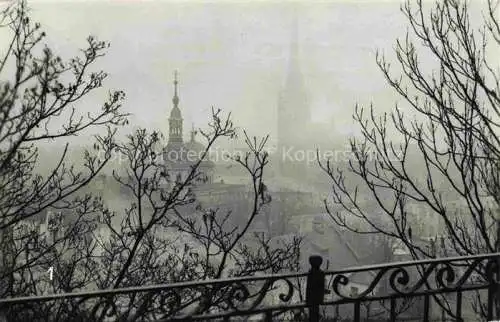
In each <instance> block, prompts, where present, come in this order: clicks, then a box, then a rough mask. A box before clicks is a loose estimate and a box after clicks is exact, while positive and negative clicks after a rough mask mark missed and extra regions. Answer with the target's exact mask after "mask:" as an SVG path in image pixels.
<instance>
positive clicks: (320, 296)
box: [306, 255, 325, 322]
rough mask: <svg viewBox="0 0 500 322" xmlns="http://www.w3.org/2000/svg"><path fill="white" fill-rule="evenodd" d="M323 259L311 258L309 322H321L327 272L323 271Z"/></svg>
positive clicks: (307, 292) (308, 277)
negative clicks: (320, 311)
mask: <svg viewBox="0 0 500 322" xmlns="http://www.w3.org/2000/svg"><path fill="white" fill-rule="evenodd" d="M322 263H323V258H321V256H318V255H314V256H310V257H309V264H311V269H310V270H309V274H308V275H307V285H306V304H307V306H308V307H309V322H319V318H320V315H319V306H320V304H322V303H323V300H324V297H325V272H323V271H322V270H321V268H320V267H321V264H322Z"/></svg>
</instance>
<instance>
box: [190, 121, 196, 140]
mask: <svg viewBox="0 0 500 322" xmlns="http://www.w3.org/2000/svg"><path fill="white" fill-rule="evenodd" d="M195 136H196V130H195V128H194V122H193V123H192V124H191V142H194V140H195Z"/></svg>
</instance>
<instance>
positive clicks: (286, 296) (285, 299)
mask: <svg viewBox="0 0 500 322" xmlns="http://www.w3.org/2000/svg"><path fill="white" fill-rule="evenodd" d="M282 281H284V282H285V283H286V287H287V289H286V292H281V293H280V294H279V296H278V298H279V299H280V301H282V302H288V301H290V299H291V298H292V296H293V293H294V288H293V284H292V282H290V281H289V280H288V279H282Z"/></svg>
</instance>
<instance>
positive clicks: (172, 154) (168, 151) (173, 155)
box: [163, 72, 215, 183]
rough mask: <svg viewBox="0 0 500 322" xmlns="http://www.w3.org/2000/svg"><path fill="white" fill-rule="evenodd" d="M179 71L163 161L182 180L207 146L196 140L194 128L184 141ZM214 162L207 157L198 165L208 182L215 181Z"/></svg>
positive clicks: (175, 81)
mask: <svg viewBox="0 0 500 322" xmlns="http://www.w3.org/2000/svg"><path fill="white" fill-rule="evenodd" d="M178 84H179V81H178V79H177V72H175V78H174V97H173V98H172V103H173V105H174V107H173V108H172V110H171V111H170V117H169V119H168V124H169V132H168V133H169V134H168V143H167V145H166V147H165V148H164V149H163V161H164V162H165V163H166V164H167V166H168V167H169V170H170V175H171V176H172V175H173V176H174V177H173V178H175V176H179V177H180V180H184V179H185V178H186V177H187V176H188V175H189V173H190V172H191V170H192V168H193V166H194V165H196V164H197V163H198V162H199V161H200V160H201V159H202V158H203V153H204V151H205V149H206V148H205V146H204V145H203V144H201V143H199V142H197V141H196V131H195V130H194V128H193V129H192V131H191V138H190V140H189V141H188V142H184V138H183V136H184V132H183V128H184V127H183V122H184V120H183V118H182V112H181V110H180V108H179V102H180V99H179V95H178V88H177V87H178ZM214 167H215V165H214V163H213V162H212V161H211V160H208V154H207V155H206V158H203V160H201V162H200V165H199V167H198V169H199V171H200V172H201V173H203V174H204V175H205V176H206V181H207V182H209V183H210V182H212V181H213V172H214Z"/></svg>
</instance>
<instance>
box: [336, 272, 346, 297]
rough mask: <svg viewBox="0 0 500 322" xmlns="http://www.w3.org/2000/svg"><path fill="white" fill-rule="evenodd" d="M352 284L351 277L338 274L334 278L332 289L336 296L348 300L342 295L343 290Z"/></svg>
mask: <svg viewBox="0 0 500 322" xmlns="http://www.w3.org/2000/svg"><path fill="white" fill-rule="evenodd" d="M349 283H350V281H349V277H347V276H345V275H343V274H338V275H336V276H335V277H334V278H333V281H332V289H333V291H334V292H335V294H336V295H338V296H340V297H342V298H347V297H346V296H344V295H342V291H341V290H342V288H343V287H345V286H346V285H348V284H349Z"/></svg>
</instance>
